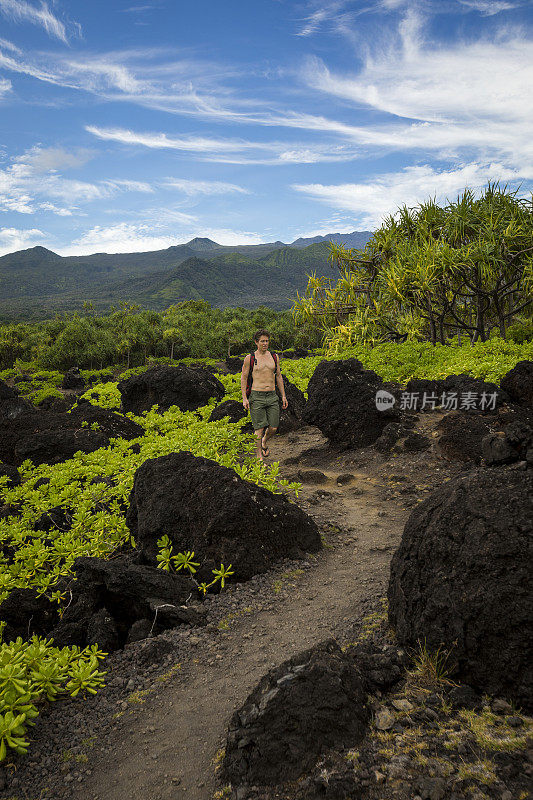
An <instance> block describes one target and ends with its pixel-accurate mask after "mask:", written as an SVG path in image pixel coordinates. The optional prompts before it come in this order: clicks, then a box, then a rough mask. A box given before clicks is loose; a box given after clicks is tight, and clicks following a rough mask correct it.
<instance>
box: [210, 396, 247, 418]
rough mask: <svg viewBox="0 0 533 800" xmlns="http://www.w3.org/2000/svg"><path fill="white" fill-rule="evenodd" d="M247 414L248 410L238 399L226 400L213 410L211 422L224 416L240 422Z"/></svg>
mask: <svg viewBox="0 0 533 800" xmlns="http://www.w3.org/2000/svg"><path fill="white" fill-rule="evenodd" d="M246 416H247V412H246V411H245V409H244V406H243V404H242V403H239V401H238V400H224V402H223V403H219V405H218V406H215V408H214V409H213V410H212V412H211V416H210V417H209V422H216V421H218V420H220V419H223V418H224V417H229V421H230V422H239V420H241V419H243V418H244V417H246Z"/></svg>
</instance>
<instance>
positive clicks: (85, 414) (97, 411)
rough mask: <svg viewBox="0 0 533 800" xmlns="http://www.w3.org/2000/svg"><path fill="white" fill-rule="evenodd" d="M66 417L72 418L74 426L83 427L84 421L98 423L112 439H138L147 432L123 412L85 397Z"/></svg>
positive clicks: (101, 429)
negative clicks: (111, 409)
mask: <svg viewBox="0 0 533 800" xmlns="http://www.w3.org/2000/svg"><path fill="white" fill-rule="evenodd" d="M66 417H70V418H71V420H72V427H74V426H75V427H81V426H82V425H83V423H84V422H87V423H88V424H89V425H94V424H96V425H98V429H99V430H100V431H101V432H102V433H103V434H105V435H106V436H108V437H109V438H110V439H113V438H116V439H128V440H129V439H137V437H139V436H143V435H144V432H145V431H144V428H142V427H141V426H140V425H138V424H137V423H136V422H134V421H133V420H131V419H129V418H128V417H125V416H124V415H123V414H119V413H117V412H116V411H110V410H109V409H107V408H101V407H100V406H95V405H94V404H93V403H90V402H89V401H88V400H85V399H81V400H78V402H77V403H76V406H75V408H73V409H72V411H70V412H69V414H67V415H66Z"/></svg>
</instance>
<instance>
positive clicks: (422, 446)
mask: <svg viewBox="0 0 533 800" xmlns="http://www.w3.org/2000/svg"><path fill="white" fill-rule="evenodd" d="M429 447H431V440H430V439H429V438H428V437H427V436H424V435H423V434H421V433H410V434H409V435H408V436H406V438H405V440H404V443H403V449H404V450H407V451H408V452H409V453H416V452H419V451H420V450H427V449H428V448H429Z"/></svg>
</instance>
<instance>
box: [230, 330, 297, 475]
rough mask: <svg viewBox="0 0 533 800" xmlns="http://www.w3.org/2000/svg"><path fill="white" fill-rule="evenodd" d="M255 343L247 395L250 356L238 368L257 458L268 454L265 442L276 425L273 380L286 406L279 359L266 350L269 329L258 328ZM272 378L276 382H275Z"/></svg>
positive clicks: (277, 405) (243, 401)
mask: <svg viewBox="0 0 533 800" xmlns="http://www.w3.org/2000/svg"><path fill="white" fill-rule="evenodd" d="M254 341H255V343H256V346H257V350H256V351H255V353H254V355H255V362H254V366H253V372H252V378H253V382H252V391H251V392H250V397H249V398H248V397H246V384H247V382H248V374H249V372H250V356H249V355H248V356H246V358H245V359H244V364H243V365H242V372H241V390H242V404H243V406H244V408H245V409H246V410H247V411H248V410H250V417H251V418H252V425H253V428H254V433H255V436H256V442H255V454H256V457H257V458H258V459H259V461H263V460H264V457H267V456H269V455H270V451H269V449H268V446H267V442H268V440H269V439H270V437H271V436H274V434H275V433H276V431H277V429H278V425H279V401H278V396H277V394H276V389H275V383H277V385H278V389H279V391H280V394H281V405H282V406H283V408H287V406H288V402H287V398H286V396H285V387H284V385H283V378H282V375H281V370H280V366H279V359H278V364H277V369H276V363H275V361H274V359H273V357H272V354H271V353H269V351H268V345H269V342H270V334H269V332H268V331H263V330H261V331H257V333H256V334H255V336H254ZM274 382H275V383H274Z"/></svg>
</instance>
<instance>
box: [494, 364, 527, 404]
mask: <svg viewBox="0 0 533 800" xmlns="http://www.w3.org/2000/svg"><path fill="white" fill-rule="evenodd" d="M500 386H501V388H502V389H503V390H504V391H505V392H507V394H508V395H509V397H510V398H511V400H513V401H514V402H515V403H521V404H523V405H527V406H531V407H533V361H519V362H518V364H516V365H515V366H514V367H513V368H512V369H511V370H509V372H508V373H507V374H506V375H504V376H503V378H502V379H501V381H500Z"/></svg>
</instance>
